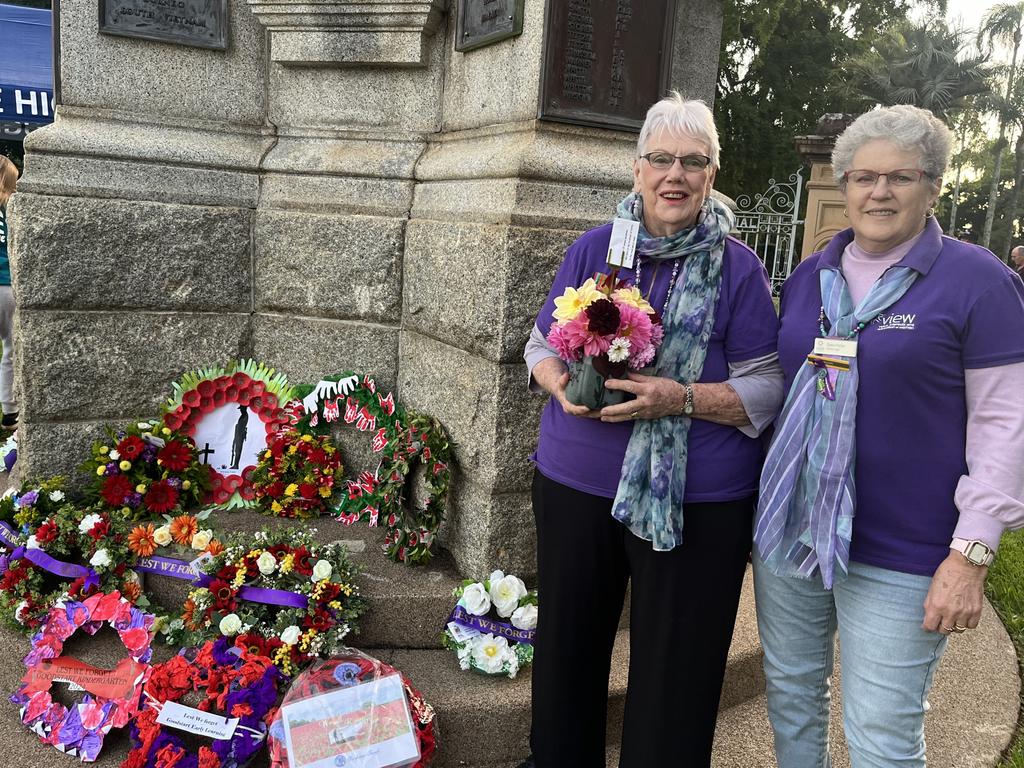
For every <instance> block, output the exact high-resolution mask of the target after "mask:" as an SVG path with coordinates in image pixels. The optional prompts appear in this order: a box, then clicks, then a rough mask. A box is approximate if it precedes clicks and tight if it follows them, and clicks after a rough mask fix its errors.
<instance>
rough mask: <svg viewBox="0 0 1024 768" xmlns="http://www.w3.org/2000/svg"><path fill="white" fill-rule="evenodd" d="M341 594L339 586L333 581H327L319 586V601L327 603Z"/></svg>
mask: <svg viewBox="0 0 1024 768" xmlns="http://www.w3.org/2000/svg"><path fill="white" fill-rule="evenodd" d="M340 594H341V586H340V585H339V584H335V583H334V582H333V581H328V582H327V583H326V584H324V585H323V586H322V587H320V602H321V603H329V602H331V601H332V600H334V599H336V598H337V597H338V595H340Z"/></svg>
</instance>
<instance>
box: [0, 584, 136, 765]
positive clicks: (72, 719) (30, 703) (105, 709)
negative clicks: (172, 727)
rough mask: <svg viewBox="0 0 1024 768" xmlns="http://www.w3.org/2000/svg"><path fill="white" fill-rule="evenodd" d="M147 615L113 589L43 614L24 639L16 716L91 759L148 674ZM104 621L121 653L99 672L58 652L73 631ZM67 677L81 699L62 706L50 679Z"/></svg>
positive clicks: (47, 740)
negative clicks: (28, 642) (27, 645)
mask: <svg viewBox="0 0 1024 768" xmlns="http://www.w3.org/2000/svg"><path fill="white" fill-rule="evenodd" d="M153 620H154V619H153V616H152V615H150V614H148V613H145V612H144V611H142V610H141V609H139V608H137V607H135V606H133V605H131V603H129V602H128V601H127V600H125V599H124V598H123V597H122V596H121V595H120V594H119V593H117V592H111V593H109V594H105V593H100V592H98V593H96V594H94V595H92V596H91V597H88V598H86V599H85V600H84V601H82V602H78V601H69V602H66V603H64V604H63V605H61V606H59V607H55V608H54V609H53V610H52V611H50V614H49V616H48V617H47V620H46V622H45V624H43V627H42V631H40V632H39V633H38V634H36V635H35V637H33V638H32V650H31V651H30V652H29V654H28V655H27V656H26V657H25V666H26V668H27V671H26V674H25V677H24V678H23V679H22V684H21V687H19V689H18V691H17V692H16V693H14V695H12V696H11V701H12V702H13V703H14V704H17V705H18V706H19V707H20V708H21V721H22V723H24V724H25V725H26V726H27V727H28V728H29V729H30V730H31V731H33V732H34V733H35V734H36V735H37V736H38V737H39V740H40V741H41V742H43V743H44V744H51V745H52V746H54V747H56V748H57V749H59V750H60V751H61V752H65V753H67V754H69V755H74V756H78V757H79V758H80V759H81V760H82V761H83V762H93V761H95V760H96V757H97V756H98V755H99V753H100V750H101V749H102V747H103V737H104V736H106V734H107V733H109V732H110V730H111V729H112V728H123V727H124V726H125V725H127V724H128V722H129V721H130V720H131V719H132V718H133V717H135V714H136V713H137V712H138V705H139V697H140V694H141V691H142V686H143V684H144V683H145V681H146V678H147V677H148V676H149V673H150V670H151V669H152V668H151V667H150V666H149V660H150V657H151V655H152V649H151V643H152V640H153V632H152V627H153ZM105 624H107V625H110V626H111V627H112V628H113V629H114V630H115V631H116V632H117V634H118V636H119V637H120V639H121V642H122V643H123V644H124V647H125V648H126V649H127V651H128V657H127V658H125V659H123V660H122V661H121V663H119V664H118V666H117V667H116V668H115V669H113V670H111V671H109V672H107V671H104V670H97V669H95V668H93V667H90V666H89V665H87V664H84V663H83V662H79V661H76V660H74V659H69V658H68V657H64V656H61V652H62V651H63V649H64V643H65V642H66V641H67V639H68V638H69V637H71V636H72V635H73V634H75V632H77V631H78V630H80V629H81V630H83V631H84V632H86V633H87V634H90V635H94V634H96V632H97V631H99V629H100V628H101V627H102V626H104V625H105ZM55 678H56V679H68V678H69V679H73V680H76V681H78V682H79V683H80V685H81V686H82V687H83V688H85V690H86V691H87V693H86V694H85V695H84V696H83V697H82V701H81V702H79V703H77V704H74V705H72V706H71V707H65V706H64V705H63V704H61V703H60V702H58V701H54V699H53V697H52V696H51V694H50V689H51V687H52V685H53V681H54V679H55Z"/></svg>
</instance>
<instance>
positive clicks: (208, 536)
mask: <svg viewBox="0 0 1024 768" xmlns="http://www.w3.org/2000/svg"><path fill="white" fill-rule="evenodd" d="M212 539H213V531H211V530H210V529H209V528H204V529H203V530H201V531H196V532H195V533H194V534H192V549H206V548H207V547H208V546H210V541H211V540H212Z"/></svg>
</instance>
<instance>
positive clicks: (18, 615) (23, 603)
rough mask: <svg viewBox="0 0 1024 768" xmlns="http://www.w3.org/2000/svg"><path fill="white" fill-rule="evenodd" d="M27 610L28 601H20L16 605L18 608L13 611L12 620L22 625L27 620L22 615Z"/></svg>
mask: <svg viewBox="0 0 1024 768" xmlns="http://www.w3.org/2000/svg"><path fill="white" fill-rule="evenodd" d="M26 608H28V600H22V601H21V602H20V603H18V607H17V608H15V609H14V618H15V620H16V621H17V622H18V623H19V624H24V623H25V619H26V618H27V617H26V616H25V615H24V613H25V609H26Z"/></svg>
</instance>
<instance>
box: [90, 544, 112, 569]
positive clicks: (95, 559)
mask: <svg viewBox="0 0 1024 768" xmlns="http://www.w3.org/2000/svg"><path fill="white" fill-rule="evenodd" d="M89 565H91V566H92V567H93V568H104V567H106V566H108V565H110V553H109V552H107V550H106V548H103V549H97V550H96V554H94V555H93V556H92V557H91V558H89Z"/></svg>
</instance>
